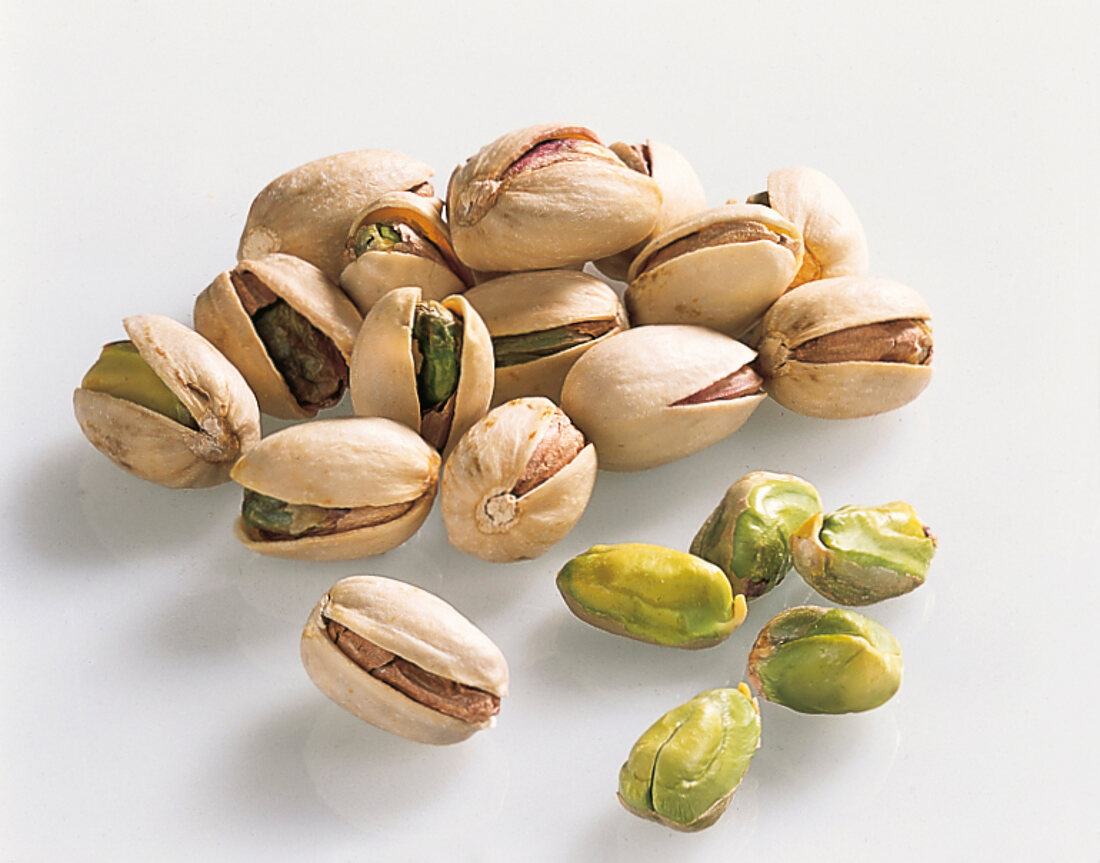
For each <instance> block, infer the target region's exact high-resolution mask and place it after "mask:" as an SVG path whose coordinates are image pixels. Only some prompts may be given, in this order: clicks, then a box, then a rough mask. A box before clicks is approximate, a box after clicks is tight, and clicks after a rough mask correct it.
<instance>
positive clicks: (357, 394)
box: [350, 287, 493, 456]
mask: <svg viewBox="0 0 1100 863" xmlns="http://www.w3.org/2000/svg"><path fill="white" fill-rule="evenodd" d="M350 389H351V403H352V406H353V407H354V409H355V412H356V413H357V414H359V415H362V416H384V417H389V418H390V419H393V420H397V421H398V422H401V423H404V424H405V425H407V426H408V427H409V428H411V429H412V430H413V431H415V432H417V433H419V434H420V436H421V437H423V438H424V439H425V440H426V441H427V442H428V443H430V444H431V445H432V446H433V447H435V448H436V449H438V450H440V451H441V452H442V453H443V454H444V456H446V455H447V454H449V453H450V451H451V450H452V449H453V448H454V445H455V444H456V443H457V442H458V439H459V438H460V437H462V435H463V433H464V432H465V431H466V429H468V428H469V427H470V426H471V425H473V423H474V422H476V421H477V420H478V419H480V418H481V417H482V416H483V415H484V414H485V411H486V410H487V409H488V407H489V401H490V399H491V398H492V395H493V349H492V343H491V342H490V340H489V332H488V330H486V329H485V324H484V323H483V322H482V320H481V318H480V317H479V316H478V314H477V312H475V311H474V309H473V307H472V306H471V305H470V304H469V303H468V302H466V300H465V299H464V298H463V297H462V296H453V297H447V298H445V299H444V300H443V302H442V303H437V302H435V301H434V300H424V299H423V294H422V292H421V290H420V288H415V287H409V288H396V289H394V290H392V291H390V292H389V293H388V294H386V296H384V297H383V298H382V299H381V300H379V301H378V302H377V303H375V305H374V307H373V308H372V309H371V310H370V312H369V313H368V314H367V317H366V319H365V320H364V321H363V326H362V328H361V329H360V331H359V335H358V337H357V338H356V341H355V347H354V350H353V351H352V355H351V383H350Z"/></svg>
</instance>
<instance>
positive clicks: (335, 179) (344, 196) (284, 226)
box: [237, 150, 434, 282]
mask: <svg viewBox="0 0 1100 863" xmlns="http://www.w3.org/2000/svg"><path fill="white" fill-rule="evenodd" d="M433 173H434V172H433V171H432V169H431V167H429V166H428V165H427V164H425V163H424V162H421V161H420V160H418V159H413V158H412V157H411V156H406V155H405V154H404V153H398V152H395V151H393V150H355V151H353V152H350V153H339V154H337V155H335V156H326V157H325V158H323V159H317V160H315V161H313V162H307V163H306V164H304V165H300V166H298V167H297V168H295V169H294V170H292V171H288V172H287V173H285V174H283V175H281V176H279V177H276V178H275V179H274V180H272V181H271V182H270V183H268V184H267V186H265V187H264V189H263V191H262V192H260V194H259V195H257V196H256V199H255V200H254V201H253V202H252V207H251V208H250V209H249V211H248V219H247V220H246V221H245V226H244V233H243V234H241V241H240V245H239V246H238V248H237V260H245V259H251V258H258V257H260V256H261V255H266V254H270V253H271V252H285V253H286V254H288V255H294V256H295V257H299V258H304V259H305V260H307V261H309V262H310V263H312V264H315V265H316V266H318V267H320V268H321V270H322V271H323V272H324V273H325V275H326V276H328V278H329V279H330V280H331V281H333V282H337V281H339V279H340V271H341V270H342V269H343V253H344V240H345V238H346V237H347V234H348V225H350V224H351V220H352V219H353V218H354V217H355V214H356V213H357V212H359V211H360V210H361V209H363V207H365V206H367V205H368V204H369V203H370V202H371V201H373V200H374V199H375V198H377V197H378V196H379V195H381V194H382V193H383V192H390V191H397V190H402V189H414V188H416V187H417V186H420V185H421V184H423V183H426V182H427V181H428V178H429V177H431V176H432V174H433Z"/></svg>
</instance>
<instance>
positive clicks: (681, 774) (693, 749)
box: [618, 683, 760, 831]
mask: <svg viewBox="0 0 1100 863" xmlns="http://www.w3.org/2000/svg"><path fill="white" fill-rule="evenodd" d="M759 747H760V712H759V710H758V708H757V705H756V699H755V698H753V697H752V693H751V692H750V691H749V688H748V687H747V686H746V685H745V684H744V683H742V684H740V685H738V687H737V688H736V689H711V690H709V691H707V692H701V693H700V694H699V695H696V696H695V697H694V698H693V699H691V701H688V702H687V703H686V704H681V705H680V706H679V707H676V708H673V709H672V710H670V711H669V712H668V713H666V714H665V715H664V716H662V717H661V718H660V719H658V720H657V721H656V722H655V723H653V725H651V726H650V727H649V729H648V730H647V731H646V732H645V733H644V734H643V735H642V736H641V737H639V738H638V742H637V743H635V744H634V746H633V748H631V750H630V755H629V756H627V759H626V762H625V763H624V764H623V766H622V769H621V770H620V771H619V791H618V797H619V802H620V803H622V805H623V806H624V807H625V808H626V809H627V811H629V812H633V813H634V814H635V815H639V816H641V817H642V818H648V819H650V820H653V821H658V822H660V823H661V824H664V825H665V826H666V827H672V828H673V829H675V830H685V831H693V830H702V829H703V828H705V827H709V826H710V825H711V824H713V823H714V822H715V821H717V820H718V818H719V817H720V816H721V815H722V813H723V812H725V811H726V807H728V806H729V803H730V800H731V799H732V798H733V794H734V792H735V791H736V790H737V787H738V786H739V785H740V784H741V780H742V779H743V778H744V776H745V773H746V772H747V771H748V769H749V763H750V762H751V761H752V757H753V755H755V754H756V750H757V749H758V748H759Z"/></svg>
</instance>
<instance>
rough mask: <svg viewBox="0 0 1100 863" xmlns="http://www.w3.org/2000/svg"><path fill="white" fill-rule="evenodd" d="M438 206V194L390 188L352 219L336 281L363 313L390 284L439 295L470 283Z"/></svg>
mask: <svg viewBox="0 0 1100 863" xmlns="http://www.w3.org/2000/svg"><path fill="white" fill-rule="evenodd" d="M441 207H442V202H441V201H438V200H436V199H428V198H425V197H423V196H422V195H417V194H414V193H412V192H390V193H388V194H386V195H383V196H382V197H380V198H379V199H378V200H377V201H374V202H373V203H372V204H371V205H370V206H368V207H367V208H366V209H364V210H362V211H360V213H359V214H358V215H357V216H356V217H355V218H354V219H353V220H352V223H351V230H350V231H349V232H348V236H347V242H346V244H345V248H344V263H345V266H344V269H343V272H342V273H341V274H340V286H341V287H342V288H343V289H344V291H345V292H346V293H347V295H348V296H349V297H351V300H352V302H354V303H355V305H356V307H357V308H358V309H359V311H360V312H362V313H363V314H364V315H365V314H366V313H367V312H369V311H370V309H371V306H373V305H374V304H375V303H376V302H378V300H380V299H381V298H382V297H383V296H385V295H386V294H387V293H389V292H390V291H392V290H393V289H394V288H401V287H405V286H408V285H415V286H417V287H419V288H420V289H421V290H422V291H423V292H424V298H425V299H428V300H442V299H443V298H444V297H447V296H450V295H451V294H461V293H462V292H463V291H465V290H466V289H467V288H468V287H470V286H471V285H473V283H474V277H473V274H472V273H471V272H470V271H469V270H468V269H467V268H466V266H465V265H464V264H463V263H462V262H461V261H459V260H458V257H457V256H456V255H455V253H454V249H453V248H452V247H451V235H450V231H449V230H448V228H447V225H446V223H444V221H443V219H442V218H441V217H440V209H441ZM387 229H388V230H387Z"/></svg>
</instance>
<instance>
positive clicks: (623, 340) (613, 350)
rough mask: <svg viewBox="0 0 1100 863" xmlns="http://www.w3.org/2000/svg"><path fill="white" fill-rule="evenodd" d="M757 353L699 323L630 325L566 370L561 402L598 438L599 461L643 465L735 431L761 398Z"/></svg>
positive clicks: (683, 453) (676, 456) (627, 466)
mask: <svg viewBox="0 0 1100 863" xmlns="http://www.w3.org/2000/svg"><path fill="white" fill-rule="evenodd" d="M755 356H756V354H755V352H754V351H753V350H752V349H750V348H747V347H745V346H744V345H743V344H741V343H740V342H737V341H734V340H733V339H731V338H729V337H727V336H724V335H722V334H721V333H717V332H715V331H713V330H708V329H705V328H703V327H690V326H682V325H669V326H659V327H635V328H633V329H629V330H624V331H623V332H621V333H616V334H615V335H613V336H611V337H609V338H608V339H606V340H604V341H602V342H600V343H599V344H598V345H595V346H594V347H592V348H591V349H590V350H589V351H588V352H587V353H585V355H584V356H582V357H581V358H580V359H579V360H577V362H576V363H575V364H574V366H573V368H572V369H570V370H569V374H568V375H567V376H566V378H565V383H564V384H563V385H562V392H561V397H562V407H563V408H564V409H565V412H566V413H567V414H569V416H571V417H573V420H574V422H576V423H577V425H578V426H579V427H580V428H581V429H582V430H583V431H584V433H585V435H586V436H587V437H588V439H589V440H591V441H592V442H593V443H594V444H595V445H596V450H597V451H598V452H599V454H600V466H601V467H604V468H607V469H608V470H622V471H629V470H643V469H645V468H650V467H655V466H656V465H660V464H665V463H666V462H670V461H675V460H676V459H679V458H684V457H685V456H688V455H691V454H692V453H696V452H698V451H699V450H702V449H705V448H706V447H708V446H710V445H712V444H715V443H717V442H718V441H720V440H722V438H724V437H727V436H728V435H730V434H733V432H735V431H737V429H739V428H740V427H741V425H742V424H743V423H744V422H745V420H747V419H748V418H749V415H750V414H751V413H752V412H753V411H754V410H756V407H757V405H759V404H760V402H762V401H763V400H764V395H763V394H762V393H761V392H760V378H759V376H758V375H757V374H756V373H755V372H754V371H753V370H752V369H751V368H750V367H749V364H750V363H751V362H752V361H753V359H754V358H755Z"/></svg>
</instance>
